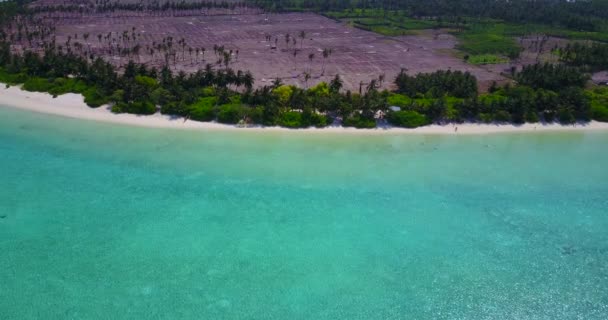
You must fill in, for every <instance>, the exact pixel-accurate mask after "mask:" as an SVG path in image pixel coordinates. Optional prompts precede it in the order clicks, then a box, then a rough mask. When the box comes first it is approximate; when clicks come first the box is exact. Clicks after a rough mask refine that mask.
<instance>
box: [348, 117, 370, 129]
mask: <svg viewBox="0 0 608 320" xmlns="http://www.w3.org/2000/svg"><path fill="white" fill-rule="evenodd" d="M342 125H343V126H345V127H355V128H358V129H371V128H375V127H376V120H375V119H374V118H373V117H365V116H363V115H361V114H354V115H352V116H350V117H348V118H346V119H344V121H342Z"/></svg>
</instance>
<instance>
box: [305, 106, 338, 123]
mask: <svg viewBox="0 0 608 320" xmlns="http://www.w3.org/2000/svg"><path fill="white" fill-rule="evenodd" d="M330 124H331V119H330V118H329V117H328V116H326V115H322V114H319V113H317V112H315V111H314V110H312V109H311V108H305V109H304V112H302V127H317V128H322V127H327V126H328V125H330Z"/></svg>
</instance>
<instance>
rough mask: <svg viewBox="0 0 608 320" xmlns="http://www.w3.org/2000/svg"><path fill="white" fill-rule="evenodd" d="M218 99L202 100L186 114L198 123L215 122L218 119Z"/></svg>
mask: <svg viewBox="0 0 608 320" xmlns="http://www.w3.org/2000/svg"><path fill="white" fill-rule="evenodd" d="M216 102H217V97H205V98H202V99H200V100H199V101H198V102H197V103H195V104H193V105H191V106H190V107H189V108H188V109H187V111H186V114H187V115H188V116H189V117H190V119H192V120H196V121H213V120H215V117H216V110H215V104H216Z"/></svg>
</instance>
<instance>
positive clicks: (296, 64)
mask: <svg viewBox="0 0 608 320" xmlns="http://www.w3.org/2000/svg"><path fill="white" fill-rule="evenodd" d="M297 56H298V50H297V49H293V69H294V70H295V69H297V68H298V61H297V60H296V58H297Z"/></svg>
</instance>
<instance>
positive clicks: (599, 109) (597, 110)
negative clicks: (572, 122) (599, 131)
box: [591, 105, 608, 122]
mask: <svg viewBox="0 0 608 320" xmlns="http://www.w3.org/2000/svg"><path fill="white" fill-rule="evenodd" d="M591 118H592V119H593V120H597V121H601V122H608V106H602V105H592V106H591Z"/></svg>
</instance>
